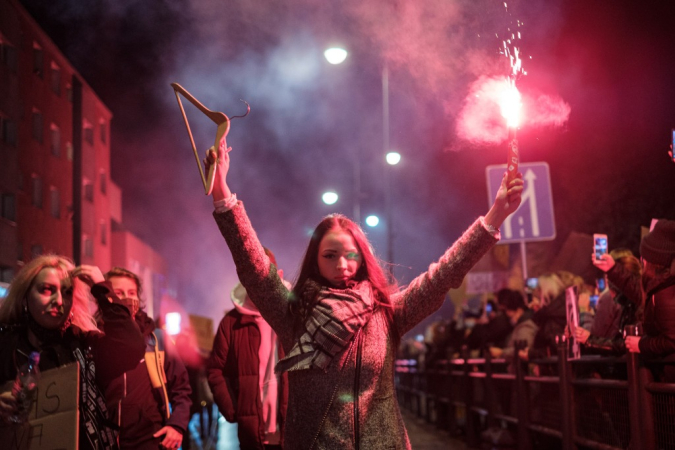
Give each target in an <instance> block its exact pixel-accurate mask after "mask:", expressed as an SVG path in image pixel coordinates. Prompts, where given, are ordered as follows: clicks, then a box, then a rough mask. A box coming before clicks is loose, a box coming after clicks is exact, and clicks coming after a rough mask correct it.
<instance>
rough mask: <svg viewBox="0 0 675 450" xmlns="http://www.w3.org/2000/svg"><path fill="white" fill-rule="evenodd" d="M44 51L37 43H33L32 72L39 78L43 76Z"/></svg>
mask: <svg viewBox="0 0 675 450" xmlns="http://www.w3.org/2000/svg"><path fill="white" fill-rule="evenodd" d="M44 59H45V57H44V53H43V52H42V48H41V47H40V46H39V45H38V44H37V43H35V42H34V43H33V73H34V74H35V75H37V76H39V77H40V78H42V77H43V76H44Z"/></svg>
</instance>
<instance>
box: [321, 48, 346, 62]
mask: <svg viewBox="0 0 675 450" xmlns="http://www.w3.org/2000/svg"><path fill="white" fill-rule="evenodd" d="M323 56H324V57H325V58H326V61H328V62H329V63H331V64H341V63H342V62H343V61H344V60H345V59H347V50H345V49H344V48H339V47H331V48H329V49H326V51H325V52H323Z"/></svg>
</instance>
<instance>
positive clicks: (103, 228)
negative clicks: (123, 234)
mask: <svg viewBox="0 0 675 450" xmlns="http://www.w3.org/2000/svg"><path fill="white" fill-rule="evenodd" d="M100 228H101V244H103V245H107V244H108V227H107V226H106V223H105V221H103V220H102V221H101V227H100Z"/></svg>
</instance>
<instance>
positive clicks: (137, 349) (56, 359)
mask: <svg viewBox="0 0 675 450" xmlns="http://www.w3.org/2000/svg"><path fill="white" fill-rule="evenodd" d="M91 292H92V294H93V295H94V297H95V298H96V299H97V300H98V304H99V311H100V312H101V314H102V318H103V321H104V325H103V331H104V332H105V333H99V332H95V331H92V332H83V331H82V330H81V329H79V328H76V327H74V326H71V327H70V328H68V329H67V330H66V332H65V333H64V335H63V336H62V338H60V339H59V340H58V341H54V342H52V345H48V346H43V348H42V349H41V351H40V365H39V368H40V371H46V370H49V369H55V368H57V367H61V366H63V365H66V364H70V363H73V362H75V357H74V355H73V351H72V349H73V348H75V347H77V348H80V349H81V350H82V351H83V352H86V350H87V349H88V348H89V347H90V348H91V354H92V356H93V360H94V364H95V367H96V384H97V385H98V387H99V388H100V390H101V391H102V392H105V390H106V388H107V387H108V386H109V385H110V382H111V381H112V380H113V379H114V378H115V377H117V376H119V375H121V374H122V373H124V371H125V370H130V369H132V368H134V367H136V365H138V362H139V361H140V360H141V359H142V358H143V351H144V348H145V346H144V343H143V337H142V336H141V334H140V332H139V330H138V327H137V326H136V325H135V324H134V322H133V321H132V320H131V317H130V316H129V310H127V308H126V307H125V306H123V305H120V304H117V303H115V302H116V301H117V297H115V295H114V294H113V292H112V288H111V286H110V285H109V284H108V283H107V282H105V283H98V284H96V285H94V287H92V290H91ZM108 298H111V299H112V301H113V303H110V302H109V300H108ZM2 328H3V329H4V330H5V331H3V332H2V333H0V384H2V383H5V382H7V381H9V380H13V379H14V378H15V377H16V372H17V365H21V364H22V361H21V356H22V354H23V355H28V354H30V352H32V351H35V350H36V349H35V348H34V347H33V346H32V345H31V343H30V342H29V340H28V329H27V327H26V326H22V325H19V326H16V325H11V326H4V327H2ZM83 406H84V405H82V403H80V408H82V407H83ZM82 417H83V414H80V419H82ZM83 432H84V426H83V425H82V424H80V448H87V447H84V446H85V445H87V444H88V440H87V438H86V437H83Z"/></svg>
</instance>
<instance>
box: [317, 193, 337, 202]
mask: <svg viewBox="0 0 675 450" xmlns="http://www.w3.org/2000/svg"><path fill="white" fill-rule="evenodd" d="M338 198H339V197H338V195H337V193H336V192H333V191H328V192H324V193H323V195H321V200H323V202H324V203H325V204H326V205H334V204H335V203H336V202H337V201H338Z"/></svg>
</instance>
